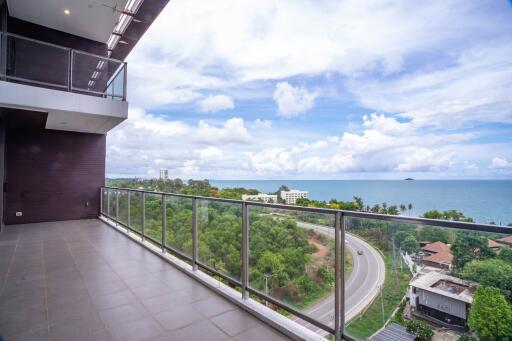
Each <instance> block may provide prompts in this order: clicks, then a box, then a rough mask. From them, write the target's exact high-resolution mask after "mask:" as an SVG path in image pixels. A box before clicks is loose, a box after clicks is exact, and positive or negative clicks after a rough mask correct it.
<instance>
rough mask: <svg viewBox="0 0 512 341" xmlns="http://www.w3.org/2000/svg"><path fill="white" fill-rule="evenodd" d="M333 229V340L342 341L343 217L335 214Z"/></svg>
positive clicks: (343, 325) (343, 300)
mask: <svg viewBox="0 0 512 341" xmlns="http://www.w3.org/2000/svg"><path fill="white" fill-rule="evenodd" d="M335 217H336V222H335V227H334V245H335V253H334V261H335V265H334V340H335V341H340V340H342V339H343V333H344V327H345V217H344V216H343V213H342V212H336V215H335Z"/></svg>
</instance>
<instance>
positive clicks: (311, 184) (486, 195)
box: [210, 179, 512, 225]
mask: <svg viewBox="0 0 512 341" xmlns="http://www.w3.org/2000/svg"><path fill="white" fill-rule="evenodd" d="M210 183H211V184H212V185H213V186H216V187H219V188H226V187H244V188H252V189H256V190H258V191H260V192H265V193H267V192H275V191H276V190H277V189H278V188H279V186H281V185H285V186H288V187H289V188H290V189H299V190H305V191H308V192H309V198H310V199H313V200H325V201H329V200H331V199H337V200H343V201H349V200H352V198H353V197H354V196H357V197H361V198H362V199H363V201H364V203H365V205H367V204H368V205H370V206H372V205H374V204H382V203H383V202H385V203H387V204H388V206H389V205H397V206H399V205H400V204H405V205H408V204H412V206H413V208H412V210H411V212H410V215H411V216H420V215H422V214H423V213H424V212H426V211H429V210H434V209H437V210H442V211H445V210H457V211H460V212H462V213H464V214H465V215H466V216H468V217H471V218H473V219H474V220H475V222H478V223H490V222H495V223H496V224H500V225H507V224H510V223H512V180H215V179H212V180H210ZM406 214H409V212H408V211H407V212H406Z"/></svg>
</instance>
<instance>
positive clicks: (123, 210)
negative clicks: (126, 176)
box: [117, 190, 129, 225]
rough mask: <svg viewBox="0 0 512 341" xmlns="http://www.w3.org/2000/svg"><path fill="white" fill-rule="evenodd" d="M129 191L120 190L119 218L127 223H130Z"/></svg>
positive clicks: (121, 221)
mask: <svg viewBox="0 0 512 341" xmlns="http://www.w3.org/2000/svg"><path fill="white" fill-rule="evenodd" d="M128 194H129V192H128V191H122V190H121V191H119V215H118V217H117V220H118V221H119V222H120V223H123V224H125V225H127V224H128Z"/></svg>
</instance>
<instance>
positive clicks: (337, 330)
mask: <svg viewBox="0 0 512 341" xmlns="http://www.w3.org/2000/svg"><path fill="white" fill-rule="evenodd" d="M105 191H106V193H107V210H106V211H105V210H104V207H103V205H104V200H103V195H104V194H105ZM111 192H114V193H115V204H116V212H115V217H114V216H113V215H112V212H110V202H111V200H112V199H111V198H110V197H111ZM120 192H125V193H128V197H129V194H130V192H132V193H142V197H143V198H144V197H145V196H146V194H152V195H157V196H161V197H162V198H165V197H178V198H187V199H191V200H192V211H193V212H192V214H193V220H192V225H193V226H191V237H192V239H193V243H192V247H193V250H192V256H188V255H185V254H184V253H183V252H181V251H179V250H175V249H173V248H172V247H170V246H169V245H166V242H165V232H164V231H162V241H158V240H155V239H154V238H151V237H150V236H148V235H147V234H146V233H145V231H144V226H145V213H144V211H145V204H144V200H143V201H142V204H143V206H142V224H141V230H142V231H139V230H134V229H133V228H132V227H131V226H129V225H127V224H126V223H124V222H121V221H120V220H119V193H120ZM100 196H101V198H100V202H101V214H102V215H103V216H105V217H107V218H108V219H110V220H112V221H114V222H115V223H116V224H119V225H121V226H123V227H125V228H126V229H127V230H131V231H133V232H135V233H137V234H138V235H140V236H141V239H142V241H144V239H147V240H150V241H151V242H152V243H155V244H157V245H158V246H160V247H162V252H163V253H165V252H166V251H169V252H171V253H174V254H175V255H177V256H179V257H180V258H182V259H185V260H186V261H188V262H189V263H191V265H192V269H193V270H197V269H198V268H202V269H204V270H206V271H207V272H210V273H211V274H213V275H217V276H219V277H221V278H222V279H224V280H225V281H227V282H228V283H230V284H232V285H234V286H236V287H239V288H241V291H242V298H243V299H248V298H249V293H252V294H254V295H255V296H257V297H259V298H261V299H264V300H266V301H267V302H270V303H271V304H274V305H275V306H277V307H279V308H281V309H284V310H286V311H288V312H289V313H291V314H293V315H295V316H297V317H299V318H301V319H303V320H304V321H306V322H308V323H311V324H312V325H315V326H316V327H318V328H321V329H322V330H324V331H326V332H328V333H331V334H333V335H334V339H335V340H342V339H345V340H353V339H352V338H351V337H350V336H348V335H346V334H345V316H344V315H345V309H344V305H345V295H344V284H345V283H344V270H343V264H344V254H345V243H344V242H343V241H344V240H345V231H346V224H345V220H346V219H345V218H346V217H349V218H350V217H352V218H360V219H372V220H380V221H386V222H397V223H406V224H413V225H420V226H435V227H444V228H451V229H461V230H471V231H480V232H488V233H502V234H510V235H512V228H510V227H506V226H498V225H490V224H477V223H468V222H461V221H448V220H436V219H427V218H415V217H406V216H392V215H385V214H377V213H370V212H360V211H348V210H340V209H330V208H318V207H302V206H292V205H283V204H271V203H262V202H253V201H244V200H236V199H225V198H215V197H205V196H198V195H188V194H178V193H168V192H159V191H148V190H141V189H131V188H119V187H110V186H102V187H101V195H100ZM199 200H203V201H213V202H220V203H231V204H238V205H240V206H241V208H242V226H241V228H242V244H241V251H242V273H241V280H236V279H234V278H231V277H230V276H229V275H226V274H224V273H221V272H220V271H218V270H216V269H215V268H213V267H211V266H209V265H207V264H204V263H202V262H201V261H200V260H199V259H198V257H197V252H198V242H197V214H198V212H197V206H198V205H197V202H198V201H199ZM162 202H164V200H162ZM251 206H255V207H266V208H272V209H282V210H291V211H302V212H311V213H322V214H328V215H332V216H333V217H334V226H333V227H332V228H333V230H334V232H335V247H336V249H335V253H336V254H335V260H336V262H335V263H336V264H335V265H336V266H335V288H334V290H335V305H334V315H335V316H334V318H335V321H334V328H333V327H331V326H328V325H326V324H324V323H322V322H320V321H318V320H316V319H314V318H312V317H310V316H308V315H306V314H304V313H303V312H301V311H299V310H298V309H296V308H294V307H292V306H290V305H288V304H286V303H283V302H281V301H279V300H278V299H275V298H273V297H271V296H269V295H268V294H266V293H263V292H261V291H259V290H257V289H255V288H253V287H251V286H250V285H249V278H248V274H249V260H248V254H249V245H248V240H249V213H248V212H249V211H248V208H249V207H251ZM162 210H164V206H163V205H162ZM162 214H163V217H165V213H162ZM164 219H165V218H164ZM127 221H129V219H127ZM162 228H165V222H163V223H162Z"/></svg>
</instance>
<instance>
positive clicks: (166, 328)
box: [0, 220, 288, 341]
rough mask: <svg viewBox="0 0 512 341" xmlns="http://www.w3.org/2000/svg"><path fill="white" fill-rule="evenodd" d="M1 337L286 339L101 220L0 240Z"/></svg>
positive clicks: (48, 226)
mask: <svg viewBox="0 0 512 341" xmlns="http://www.w3.org/2000/svg"><path fill="white" fill-rule="evenodd" d="M0 281H1V284H2V286H1V291H0V339H1V340H35V339H37V340H111V339H114V340H149V339H151V340H156V339H158V340H201V339H204V338H205V336H208V339H209V340H228V339H229V340H245V341H248V340H261V338H263V339H265V340H287V339H288V338H287V337H286V336H284V335H282V334H280V333H279V332H277V331H275V330H274V329H273V328H271V327H269V326H267V325H265V324H264V323H263V322H261V321H259V320H258V319H256V318H255V317H253V316H252V315H250V314H248V313H246V312H244V311H243V310H242V309H240V308H239V307H237V306H236V305H234V304H232V303H230V302H229V301H228V300H226V299H224V298H222V297H221V296H219V295H218V294H217V293H216V292H214V291H212V290H210V289H208V288H206V287H205V286H203V285H201V284H200V283H198V282H197V281H195V280H194V279H192V278H190V277H189V276H187V275H186V274H184V273H183V272H181V271H179V270H178V269H176V268H175V267H173V266H171V265H170V264H169V263H168V262H166V261H165V260H163V259H161V258H160V257H158V256H156V255H154V254H153V253H151V252H148V251H147V249H146V248H144V247H142V246H140V245H138V244H137V243H134V242H133V241H131V240H130V239H128V238H125V237H124V236H123V235H121V234H120V233H118V232H117V231H115V230H113V229H112V228H110V227H109V226H107V225H106V224H105V223H104V222H101V221H99V220H75V221H62V222H51V223H39V224H27V225H11V226H8V227H7V228H6V230H5V231H3V232H2V233H1V234H0Z"/></svg>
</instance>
